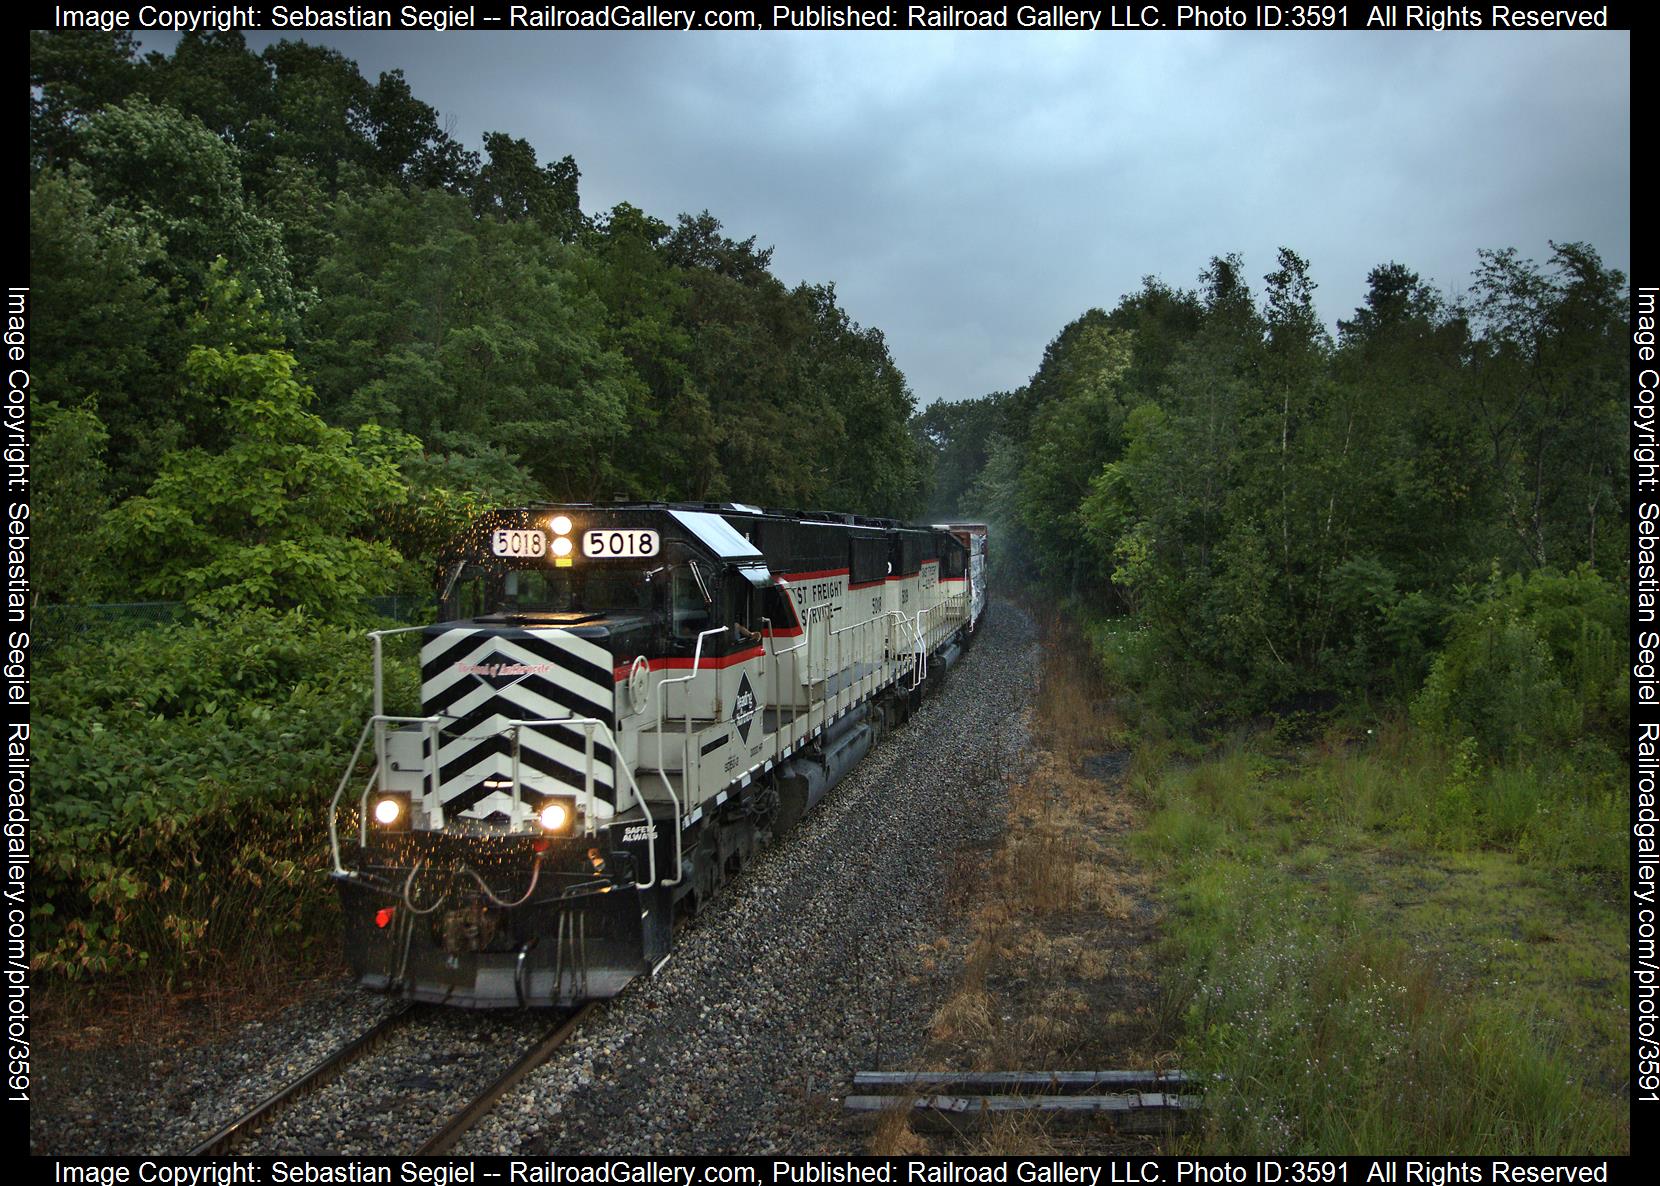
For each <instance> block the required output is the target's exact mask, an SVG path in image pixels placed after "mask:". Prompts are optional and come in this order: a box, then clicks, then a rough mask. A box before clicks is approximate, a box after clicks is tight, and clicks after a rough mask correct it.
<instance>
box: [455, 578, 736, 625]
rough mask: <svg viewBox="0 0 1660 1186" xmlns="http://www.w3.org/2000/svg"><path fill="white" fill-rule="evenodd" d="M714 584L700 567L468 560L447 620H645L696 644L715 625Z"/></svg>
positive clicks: (712, 579) (457, 585)
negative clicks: (546, 617)
mask: <svg viewBox="0 0 1660 1186" xmlns="http://www.w3.org/2000/svg"><path fill="white" fill-rule="evenodd" d="M714 580H715V574H714V572H713V571H712V570H709V569H707V568H706V567H705V568H700V567H699V566H698V565H697V564H695V563H683V564H675V565H666V564H661V563H659V564H654V565H634V566H628V567H619V566H616V565H607V566H605V567H603V568H548V567H546V566H545V565H544V564H539V563H536V562H517V563H515V562H512V561H495V562H490V563H483V564H481V563H477V562H473V561H469V562H465V563H462V564H459V565H457V566H456V568H455V569H454V571H453V572H452V573H451V578H450V581H449V582H448V586H447V587H446V588H445V590H444V595H443V603H444V615H445V617H447V618H450V619H469V618H490V617H517V616H521V615H541V614H557V615H559V616H561V617H569V616H572V615H581V616H587V617H600V616H605V615H617V614H628V615H640V616H642V617H649V618H653V619H656V620H659V621H663V622H665V623H666V624H667V625H668V627H669V631H670V634H671V636H672V637H673V638H674V639H676V640H690V639H695V638H696V637H697V636H698V634H699V632H701V631H703V630H706V629H708V627H709V626H710V625H711V624H712V622H713V621H714V618H715V614H714V597H713V594H712V592H711V586H712V583H713V581H714Z"/></svg>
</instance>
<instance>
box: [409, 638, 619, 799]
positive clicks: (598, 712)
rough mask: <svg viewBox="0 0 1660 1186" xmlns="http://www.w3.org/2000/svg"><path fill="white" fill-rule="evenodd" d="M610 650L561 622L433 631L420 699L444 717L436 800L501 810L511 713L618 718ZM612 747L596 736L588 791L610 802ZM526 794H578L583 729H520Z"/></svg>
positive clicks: (508, 769) (583, 764)
mask: <svg viewBox="0 0 1660 1186" xmlns="http://www.w3.org/2000/svg"><path fill="white" fill-rule="evenodd" d="M615 687H616V685H615V682H614V680H613V678H612V669H611V655H610V653H609V652H608V651H606V650H605V649H604V648H603V647H600V646H598V645H596V644H594V643H592V642H589V641H588V640H587V639H583V638H578V637H576V636H575V635H572V634H570V633H568V632H566V631H562V630H523V629H516V628H500V629H488V628H478V627H457V628H453V629H447V630H446V629H440V628H434V629H432V630H429V631H428V632H427V634H426V638H425V640H424V643H423V645H422V647H421V703H422V707H423V711H424V712H425V713H426V714H427V715H429V716H430V715H437V716H442V717H445V718H447V719H446V720H445V723H444V724H443V726H442V727H441V728H440V730H439V749H438V778H439V798H440V800H441V801H442V802H443V804H444V811H445V813H446V814H448V815H458V814H468V815H474V816H479V817H483V816H487V815H489V814H491V813H492V812H494V811H498V810H499V811H506V810H507V809H508V807H509V805H510V804H511V802H512V788H511V786H510V785H509V786H506V787H501V786H498V787H491V786H487V785H485V784H486V782H496V783H508V782H510V780H511V779H512V776H513V745H512V735H511V733H509V732H508V731H507V722H508V721H510V720H547V719H550V718H555V717H566V716H571V717H591V718H593V719H596V720H599V721H601V722H603V723H604V724H605V725H606V726H608V727H611V726H613V725H614V721H615V714H614V705H615V695H616V693H615ZM614 764H615V755H614V754H613V753H612V751H611V749H610V747H609V746H608V745H607V744H606V743H605V741H604V740H603V738H602V737H596V739H595V741H594V790H595V793H596V794H597V795H600V796H601V797H603V798H604V799H605V800H606V801H607V802H614V801H615V797H614V794H613V792H612V787H613V785H614V781H615V780H614V770H613V767H614ZM519 765H520V774H521V787H522V791H523V797H524V799H525V800H526V801H527V802H531V803H536V802H539V801H540V800H541V799H543V798H545V797H546V796H547V795H548V794H550V793H553V792H556V791H562V792H565V793H570V792H572V791H575V792H581V791H582V790H583V788H584V785H585V779H584V772H585V770H586V768H587V759H586V757H585V754H584V740H583V730H582V729H580V728H574V727H570V726H560V725H551V726H541V727H536V728H525V729H522V730H520V734H519Z"/></svg>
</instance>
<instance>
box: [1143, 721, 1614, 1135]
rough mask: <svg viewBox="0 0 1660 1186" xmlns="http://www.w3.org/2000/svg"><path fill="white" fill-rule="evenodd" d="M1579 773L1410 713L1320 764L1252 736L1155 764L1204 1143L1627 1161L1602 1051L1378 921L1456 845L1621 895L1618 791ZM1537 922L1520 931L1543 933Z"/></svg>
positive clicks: (1318, 757)
mask: <svg viewBox="0 0 1660 1186" xmlns="http://www.w3.org/2000/svg"><path fill="white" fill-rule="evenodd" d="M1351 740H1352V739H1351ZM1574 779H1575V772H1574V767H1573V765H1572V763H1568V762H1563V763H1559V764H1557V765H1555V766H1552V767H1546V766H1543V765H1537V764H1536V765H1529V766H1517V765H1500V766H1490V765H1487V764H1484V763H1483V762H1482V761H1481V760H1480V758H1479V756H1478V755H1477V753H1476V752H1475V751H1474V750H1473V748H1472V747H1469V746H1465V747H1460V748H1453V749H1448V748H1446V747H1443V746H1438V745H1436V744H1434V743H1432V742H1429V741H1427V740H1426V739H1424V738H1423V737H1422V735H1417V734H1414V733H1413V732H1412V731H1411V730H1409V729H1408V728H1406V727H1405V726H1403V725H1400V724H1398V723H1396V724H1390V725H1386V726H1385V727H1383V728H1382V729H1381V730H1380V731H1379V733H1376V734H1374V735H1373V736H1372V737H1371V738H1370V739H1369V741H1366V742H1362V743H1360V744H1352V743H1345V742H1343V741H1342V740H1341V739H1331V740H1329V741H1328V743H1327V744H1326V745H1325V746H1324V747H1323V748H1322V749H1321V750H1319V751H1316V752H1314V753H1311V754H1309V755H1307V756H1306V757H1305V758H1304V759H1303V760H1297V759H1288V758H1285V757H1284V756H1283V755H1280V756H1278V757H1271V756H1268V755H1264V754H1259V753H1253V752H1252V750H1251V747H1250V746H1249V745H1246V744H1238V743H1236V744H1234V745H1231V746H1229V747H1227V748H1225V749H1224V750H1223V751H1222V752H1221V753H1219V754H1218V755H1217V756H1216V757H1214V758H1212V759H1210V760H1207V761H1204V762H1201V763H1199V764H1197V765H1193V766H1189V767H1180V766H1173V765H1166V766H1165V767H1164V769H1163V770H1162V771H1160V770H1156V769H1153V768H1151V767H1144V768H1143V769H1142V770H1141V772H1140V775H1139V778H1138V779H1137V782H1136V785H1137V786H1138V787H1139V789H1140V791H1141V793H1142V794H1143V796H1144V797H1145V798H1146V799H1147V800H1148V801H1149V806H1151V807H1152V808H1153V809H1154V810H1153V812H1152V814H1151V817H1150V819H1149V820H1148V823H1147V825H1146V827H1145V828H1144V829H1143V831H1142V833H1141V834H1140V836H1139V837H1138V841H1137V843H1138V846H1139V848H1140V850H1141V851H1142V852H1143V853H1144V854H1145V855H1147V856H1148V857H1150V858H1152V859H1155V860H1158V861H1160V862H1161V863H1162V864H1163V866H1164V868H1165V870H1166V875H1167V882H1166V884H1167V886H1168V892H1169V894H1170V896H1171V898H1172V900H1173V905H1174V906H1175V911H1174V913H1173V915H1172V917H1171V919H1170V922H1169V939H1168V946H1169V950H1170V952H1171V957H1172V962H1171V968H1170V974H1169V978H1168V982H1169V984H1170V985H1171V986H1172V988H1171V993H1170V997H1169V1008H1170V1010H1171V1012H1172V1014H1173V1015H1174V1016H1175V1017H1176V1018H1178V1019H1179V1020H1180V1022H1181V1024H1182V1028H1183V1031H1184V1033H1185V1035H1186V1037H1185V1039H1184V1041H1185V1047H1184V1050H1183V1058H1184V1060H1185V1064H1184V1065H1185V1067H1186V1069H1189V1070H1192V1071H1196V1072H1198V1073H1200V1074H1203V1075H1206V1076H1210V1077H1213V1078H1211V1079H1210V1083H1209V1086H1208V1089H1207V1108H1206V1115H1207V1117H1208V1120H1207V1128H1206V1130H1205V1132H1204V1133H1203V1134H1202V1136H1201V1137H1199V1138H1198V1140H1199V1143H1200V1144H1201V1145H1202V1147H1203V1148H1204V1149H1206V1150H1208V1151H1211V1152H1233V1153H1244V1152H1282V1153H1284V1152H1290V1153H1326V1154H1334V1153H1356V1152H1361V1153H1414V1152H1416V1153H1447V1154H1452V1153H1481V1152H1486V1153H1499V1152H1508V1153H1513V1154H1520V1153H1541V1154H1543V1153H1567V1152H1579V1153H1584V1152H1588V1151H1598V1152H1608V1151H1618V1150H1621V1149H1624V1148H1627V1147H1628V1146H1629V1139H1630V1138H1629V1131H1628V1127H1627V1123H1626V1121H1625V1120H1624V1119H1623V1117H1622V1109H1621V1108H1620V1107H1619V1102H1620V1101H1619V1099H1618V1097H1617V1096H1616V1095H1615V1094H1613V1093H1612V1092H1608V1091H1603V1090H1597V1089H1593V1088H1591V1087H1588V1086H1587V1080H1588V1079H1591V1078H1595V1075H1593V1074H1589V1073H1588V1072H1587V1069H1586V1067H1587V1057H1586V1052H1585V1051H1583V1050H1568V1049H1564V1048H1562V1047H1561V1046H1560V1044H1558V1043H1557V1041H1556V1040H1555V1039H1554V1038H1553V1037H1552V1036H1551V1035H1552V1034H1553V1033H1555V1032H1556V1031H1555V1030H1554V1029H1553V1028H1552V1025H1551V1023H1550V1022H1549V1020H1548V1019H1545V1018H1541V1017H1537V1016H1533V1015H1532V1014H1531V1013H1530V1008H1531V1005H1530V1004H1527V1003H1524V1002H1523V1000H1522V998H1521V996H1520V994H1515V995H1513V996H1507V995H1506V993H1505V991H1503V990H1502V989H1500V990H1494V991H1489V988H1488V986H1486V985H1484V984H1482V983H1479V982H1476V981H1473V980H1471V979H1469V978H1467V977H1464V978H1461V977H1460V976H1456V975H1451V974H1449V973H1448V972H1447V970H1446V969H1445V968H1444V967H1443V966H1442V960H1441V957H1440V955H1439V954H1437V953H1436V952H1434V951H1431V950H1419V949H1417V948H1416V947H1415V946H1414V945H1412V944H1411V943H1409V942H1408V940H1407V938H1405V937H1404V935H1405V933H1406V929H1405V928H1402V927H1392V926H1391V925H1389V920H1388V918H1387V917H1386V913H1385V912H1386V910H1387V895H1388V893H1390V892H1395V890H1396V889H1398V887H1399V886H1401V885H1405V886H1407V887H1409V890H1410V892H1411V893H1413V894H1428V893H1429V892H1430V891H1429V890H1428V889H1427V888H1426V887H1427V886H1428V885H1430V881H1429V880H1422V882H1421V884H1415V882H1418V881H1419V880H1420V879H1416V878H1414V877H1413V876H1412V874H1411V870H1412V868H1413V862H1418V863H1419V864H1420V866H1421V867H1422V868H1424V869H1425V871H1426V872H1428V871H1430V870H1431V869H1434V868H1437V866H1436V862H1438V861H1441V860H1445V859H1447V858H1446V857H1445V856H1443V855H1441V854H1448V853H1455V852H1457V851H1460V850H1463V849H1482V850H1485V851H1494V850H1499V851H1502V852H1504V853H1505V854H1506V855H1505V856H1504V857H1503V858H1493V859H1502V860H1504V861H1509V860H1510V858H1511V857H1514V858H1516V860H1518V861H1523V862H1532V863H1533V864H1534V865H1535V866H1538V867H1541V868H1543V869H1545V870H1547V871H1548V872H1549V873H1550V874H1551V878H1552V880H1553V881H1560V880H1561V879H1560V878H1559V877H1558V876H1557V875H1559V874H1568V875H1570V879H1569V884H1570V885H1573V886H1583V885H1586V884H1591V885H1596V886H1599V887H1601V889H1602V890H1603V893H1604V894H1605V895H1606V897H1609V898H1611V897H1613V896H1614V892H1615V887H1616V886H1617V885H1618V882H1619V875H1618V873H1619V870H1621V869H1623V854H1620V853H1619V852H1617V845H1613V844H1609V843H1607V842H1606V841H1604V840H1602V839H1601V837H1603V836H1606V837H1608V838H1610V839H1613V838H1617V837H1618V835H1619V828H1618V827H1617V826H1615V825H1616V824H1617V821H1616V820H1615V819H1614V817H1613V815H1612V801H1611V796H1609V795H1608V794H1607V793H1606V791H1605V788H1599V787H1598V785H1597V784H1596V783H1595V781H1594V780H1592V781H1591V782H1589V783H1587V782H1586V781H1584V780H1583V778H1581V779H1580V780H1579V781H1574ZM1368 850H1369V851H1368ZM1385 854H1388V860H1390V861H1391V862H1394V863H1396V864H1399V865H1403V866H1404V867H1405V869H1404V871H1403V872H1402V873H1401V874H1400V875H1399V877H1398V880H1396V881H1392V882H1389V883H1388V886H1389V887H1390V888H1388V889H1384V888H1381V887H1383V885H1384V882H1385V880H1386V879H1385V878H1384V877H1383V875H1382V871H1381V870H1377V869H1375V868H1374V867H1373V863H1374V862H1376V861H1379V860H1382V859H1384V857H1385ZM1484 859H1485V858H1484ZM1507 867H1510V868H1516V867H1517V866H1516V865H1515V864H1514V862H1513V863H1512V864H1511V865H1509V866H1507ZM1374 874H1377V875H1376V876H1374ZM1516 875H1517V876H1522V875H1525V871H1518V873H1517V874H1516ZM1505 884H1510V883H1505ZM1570 892H1571V893H1575V892H1581V891H1580V890H1577V889H1573V890H1570ZM1477 902H1478V907H1479V909H1478V911H1477V914H1476V916H1475V917H1470V918H1464V919H1461V920H1459V925H1463V926H1468V927H1471V928H1480V927H1482V926H1484V925H1485V926H1488V927H1490V928H1491V927H1496V926H1499V925H1501V924H1500V923H1499V922H1498V920H1499V919H1500V918H1501V917H1502V913H1503V909H1504V907H1505V906H1506V905H1508V903H1506V902H1505V901H1504V899H1503V896H1502V893H1500V892H1498V891H1495V892H1494V895H1493V897H1492V898H1491V900H1482V899H1477ZM1610 914H1612V911H1610ZM1535 930H1536V932H1537V933H1534V934H1530V935H1528V936H1527V937H1528V938H1530V939H1545V938H1548V928H1546V927H1543V926H1540V927H1537V928H1535ZM1544 961H1548V956H1545V957H1541V962H1544ZM1540 975H1541V978H1548V972H1546V971H1542V972H1541V973H1540ZM1552 983H1554V984H1555V985H1556V987H1557V988H1558V989H1561V988H1562V987H1563V984H1564V982H1563V981H1561V980H1560V979H1558V980H1557V981H1554V982H1552ZM1577 1007H1579V1006H1577V1005H1574V1004H1568V1003H1562V1004H1561V1009H1562V1011H1563V1012H1566V1013H1571V1012H1572V1010H1573V1009H1574V1008H1577ZM1618 1061H1619V1059H1618V1056H1617V1052H1609V1051H1607V1050H1604V1051H1601V1052H1597V1053H1594V1054H1593V1055H1592V1056H1591V1057H1590V1059H1589V1063H1590V1065H1592V1066H1603V1067H1606V1066H1608V1065H1612V1064H1615V1063H1617V1062H1618Z"/></svg>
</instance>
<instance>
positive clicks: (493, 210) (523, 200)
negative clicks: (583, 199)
mask: <svg viewBox="0 0 1660 1186" xmlns="http://www.w3.org/2000/svg"><path fill="white" fill-rule="evenodd" d="M484 156H485V161H484V166H483V167H482V168H481V169H479V171H478V175H477V176H476V177H475V178H474V179H473V209H474V211H476V212H477V213H478V214H481V215H484V214H494V215H496V216H497V217H498V218H504V219H507V220H508V221H511V222H519V221H527V220H528V221H530V222H533V223H535V224H536V225H537V226H538V227H540V228H541V229H542V230H543V231H544V232H546V233H547V234H548V235H551V236H552V237H553V238H555V239H559V240H561V241H563V242H567V243H568V242H570V241H571V240H573V239H574V238H575V237H576V236H577V234H578V232H580V231H581V230H582V227H583V224H584V219H583V217H582V206H581V204H580V202H579V200H578V196H577V186H578V183H579V182H580V181H581V180H582V173H581V171H580V170H579V169H578V168H577V167H576V161H574V160H572V159H571V158H570V157H568V156H567V157H562V158H560V159H559V160H558V161H556V162H554V163H553V164H550V165H538V164H537V163H536V150H535V149H534V148H532V147H531V145H530V142H529V141H528V140H516V139H514V138H513V137H511V136H509V135H508V134H507V133H505V132H486V133H485V135H484Z"/></svg>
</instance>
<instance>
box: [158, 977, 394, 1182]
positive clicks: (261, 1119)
mask: <svg viewBox="0 0 1660 1186" xmlns="http://www.w3.org/2000/svg"><path fill="white" fill-rule="evenodd" d="M421 1012H422V1010H421V1009H419V1008H417V1007H415V1006H413V1005H404V1006H402V1007H401V1008H399V1009H397V1010H396V1011H395V1012H392V1013H389V1014H387V1015H386V1016H385V1017H383V1018H381V1019H380V1020H379V1021H377V1022H376V1023H375V1024H374V1025H372V1026H370V1027H369V1028H368V1029H367V1030H365V1031H364V1032H363V1033H361V1034H359V1035H358V1036H357V1037H355V1038H353V1039H352V1040H351V1041H350V1042H347V1043H346V1044H345V1045H344V1046H342V1047H340V1048H339V1049H338V1050H336V1051H335V1052H334V1053H333V1054H330V1055H329V1056H328V1057H327V1058H325V1059H323V1060H322V1061H321V1062H319V1063H318V1064H317V1065H316V1066H314V1067H312V1068H311V1069H310V1070H309V1071H307V1072H306V1073H305V1074H303V1075H301V1076H300V1077H299V1078H298V1079H295V1080H294V1081H293V1082H292V1083H289V1084H288V1085H287V1086H286V1087H283V1088H282V1089H280V1090H279V1091H277V1092H276V1093H275V1094H273V1095H269V1096H267V1097H266V1098H265V1099H264V1100H262V1101H261V1102H260V1103H258V1104H256V1105H254V1107H253V1108H252V1109H251V1110H249V1111H248V1112H245V1113H244V1114H243V1115H242V1116H241V1117H240V1118H238V1119H236V1120H233V1121H231V1123H229V1124H227V1125H226V1126H225V1127H224V1128H222V1129H220V1130H219V1131H218V1132H216V1133H214V1134H213V1135H212V1136H211V1137H209V1138H208V1139H207V1140H205V1141H203V1142H202V1143H201V1144H199V1145H197V1146H196V1147H195V1148H193V1149H191V1150H190V1152H189V1153H188V1154H186V1156H188V1157H219V1156H222V1155H223V1154H225V1153H227V1152H229V1151H230V1150H231V1149H233V1148H234V1147H235V1146H237V1145H238V1144H240V1143H241V1142H242V1141H244V1140H246V1139H247V1138H249V1137H251V1136H253V1135H254V1133H256V1132H258V1131H259V1129H260V1128H261V1127H262V1126H263V1125H264V1124H265V1123H266V1122H267V1121H269V1120H270V1119H271V1117H273V1116H275V1115H276V1114H277V1113H278V1112H280V1111H281V1110H282V1109H283V1108H285V1107H287V1106H288V1105H289V1104H291V1103H293V1102H294V1101H295V1100H297V1099H299V1098H300V1097H301V1096H302V1095H305V1094H306V1093H307V1092H309V1091H313V1090H315V1089H316V1088H318V1087H321V1086H322V1085H323V1084H325V1083H328V1082H329V1081H330V1080H332V1079H333V1078H334V1077H335V1076H336V1075H338V1074H340V1072H341V1071H343V1070H345V1069H346V1068H347V1067H348V1066H350V1065H351V1064H352V1063H354V1062H356V1061H357V1060H358V1058H360V1057H361V1056H362V1055H364V1054H367V1053H368V1052H369V1051H370V1050H372V1049H374V1048H375V1047H376V1046H378V1045H380V1044H381V1043H382V1042H383V1041H385V1040H386V1039H387V1038H388V1037H390V1036H391V1035H392V1034H393V1033H395V1032H396V1031H397V1030H400V1029H402V1028H403V1027H404V1026H405V1025H406V1024H407V1023H408V1022H410V1021H412V1020H413V1019H414V1018H415V1017H416V1015H417V1014H419V1013H421Z"/></svg>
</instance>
